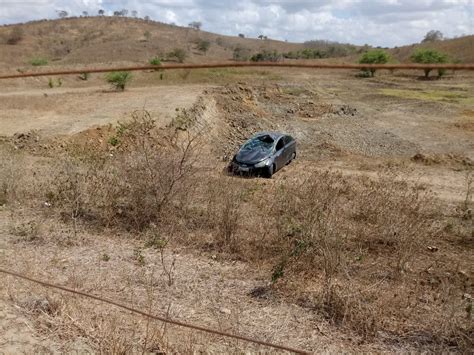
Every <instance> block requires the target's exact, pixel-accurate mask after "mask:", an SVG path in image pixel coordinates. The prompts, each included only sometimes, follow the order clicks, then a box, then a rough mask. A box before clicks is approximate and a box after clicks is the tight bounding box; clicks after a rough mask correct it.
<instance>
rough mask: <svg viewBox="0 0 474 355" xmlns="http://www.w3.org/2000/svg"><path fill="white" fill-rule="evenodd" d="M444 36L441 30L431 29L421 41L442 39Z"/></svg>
mask: <svg viewBox="0 0 474 355" xmlns="http://www.w3.org/2000/svg"><path fill="white" fill-rule="evenodd" d="M443 38H444V36H443V34H442V33H441V31H437V30H431V31H429V32H428V33H427V34H426V35H425V38H423V41H421V42H434V41H441V40H442V39H443Z"/></svg>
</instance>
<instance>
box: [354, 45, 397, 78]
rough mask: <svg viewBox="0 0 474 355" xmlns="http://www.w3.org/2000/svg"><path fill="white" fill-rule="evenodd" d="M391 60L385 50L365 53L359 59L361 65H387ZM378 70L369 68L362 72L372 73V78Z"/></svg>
mask: <svg viewBox="0 0 474 355" xmlns="http://www.w3.org/2000/svg"><path fill="white" fill-rule="evenodd" d="M389 60H390V55H389V54H388V53H387V52H385V51H384V50H383V49H373V50H370V51H367V52H365V53H364V54H362V56H361V57H360V59H359V63H360V64H385V63H387V62H388V61H389ZM376 70H377V69H374V68H369V69H363V70H362V71H368V72H370V76H374V75H375V72H376Z"/></svg>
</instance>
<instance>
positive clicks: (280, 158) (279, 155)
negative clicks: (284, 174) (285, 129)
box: [275, 137, 286, 170]
mask: <svg viewBox="0 0 474 355" xmlns="http://www.w3.org/2000/svg"><path fill="white" fill-rule="evenodd" d="M283 138H284V137H280V139H278V141H277V144H276V146H275V165H276V170H280V168H281V167H282V166H284V165H285V164H286V158H285V141H284V139H283Z"/></svg>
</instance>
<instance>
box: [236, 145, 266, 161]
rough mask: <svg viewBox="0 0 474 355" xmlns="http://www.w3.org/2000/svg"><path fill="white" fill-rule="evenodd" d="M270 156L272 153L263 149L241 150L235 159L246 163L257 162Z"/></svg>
mask: <svg viewBox="0 0 474 355" xmlns="http://www.w3.org/2000/svg"><path fill="white" fill-rule="evenodd" d="M270 156H271V153H269V152H268V151H265V150H263V149H252V150H239V151H238V152H237V154H236V156H235V160H237V162H239V163H244V164H256V163H258V162H260V161H262V160H264V159H266V158H269V157H270Z"/></svg>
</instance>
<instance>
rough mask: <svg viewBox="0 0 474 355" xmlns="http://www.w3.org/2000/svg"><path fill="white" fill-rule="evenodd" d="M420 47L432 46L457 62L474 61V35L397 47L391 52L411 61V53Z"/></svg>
mask: <svg viewBox="0 0 474 355" xmlns="http://www.w3.org/2000/svg"><path fill="white" fill-rule="evenodd" d="M418 48H430V49H436V50H438V51H441V52H444V53H446V54H448V55H449V58H450V59H451V60H452V61H455V62H460V63H474V35H470V36H463V37H459V38H453V39H445V40H442V41H434V42H425V43H418V44H412V45H409V46H403V47H396V48H393V49H391V50H390V52H391V54H392V56H393V57H394V58H395V59H397V60H399V61H400V62H402V63H403V62H409V61H410V56H411V54H412V53H413V52H414V51H415V50H416V49H418Z"/></svg>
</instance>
